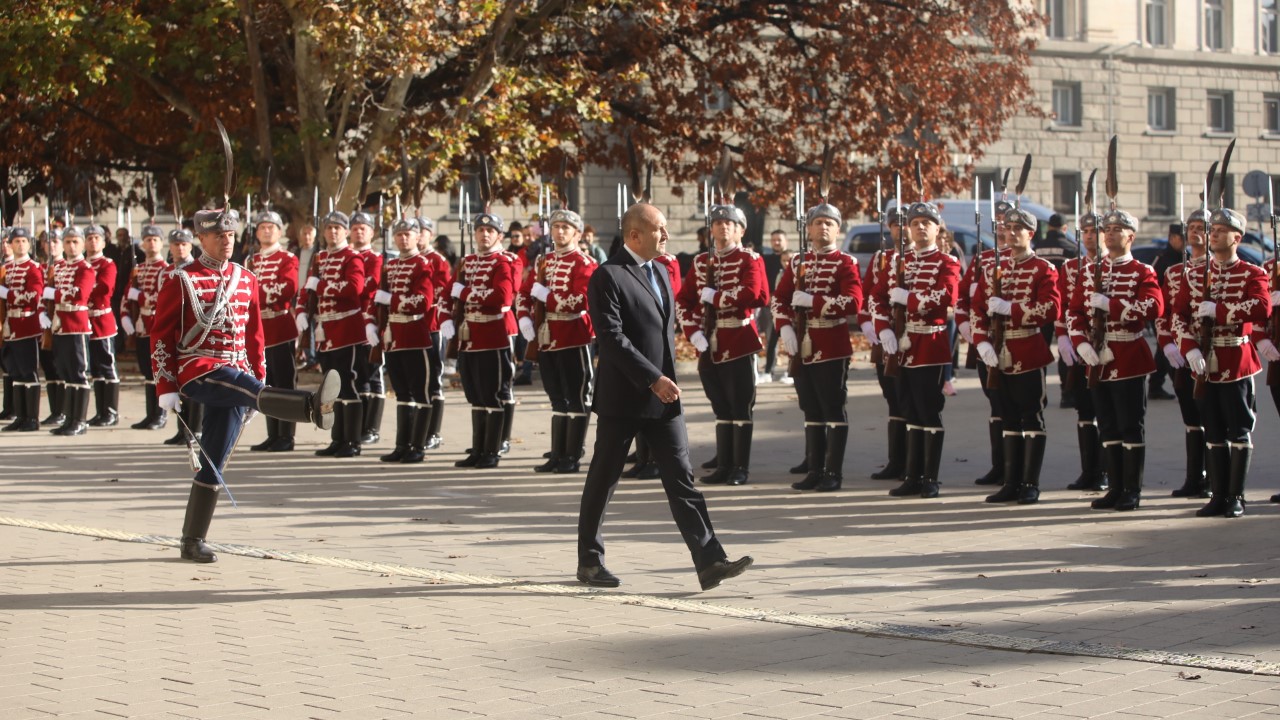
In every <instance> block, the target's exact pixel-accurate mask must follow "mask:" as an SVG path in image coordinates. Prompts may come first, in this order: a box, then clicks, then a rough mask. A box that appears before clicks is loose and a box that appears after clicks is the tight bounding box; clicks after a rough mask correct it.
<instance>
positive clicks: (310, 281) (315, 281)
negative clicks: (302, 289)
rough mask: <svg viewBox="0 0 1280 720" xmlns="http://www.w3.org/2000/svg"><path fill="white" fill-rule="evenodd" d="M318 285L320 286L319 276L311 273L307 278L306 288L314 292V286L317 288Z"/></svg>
mask: <svg viewBox="0 0 1280 720" xmlns="http://www.w3.org/2000/svg"><path fill="white" fill-rule="evenodd" d="M318 287H320V278H318V277H316V276H314V275H312V276H311V277H309V278H307V284H306V288H307V289H308V290H310V291H311V292H315V291H316V288H318Z"/></svg>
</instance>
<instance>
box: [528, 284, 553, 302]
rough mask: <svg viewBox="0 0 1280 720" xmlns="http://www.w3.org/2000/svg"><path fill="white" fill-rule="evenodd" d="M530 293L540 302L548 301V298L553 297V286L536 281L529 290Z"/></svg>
mask: <svg viewBox="0 0 1280 720" xmlns="http://www.w3.org/2000/svg"><path fill="white" fill-rule="evenodd" d="M529 294H530V295H532V296H534V297H535V298H537V299H538V302H546V301H547V298H548V297H551V288H549V287H547V286H546V285H543V284H542V283H537V282H536V283H534V284H533V287H532V288H531V289H530V290H529Z"/></svg>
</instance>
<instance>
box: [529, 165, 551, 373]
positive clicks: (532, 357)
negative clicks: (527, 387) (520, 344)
mask: <svg viewBox="0 0 1280 720" xmlns="http://www.w3.org/2000/svg"><path fill="white" fill-rule="evenodd" d="M550 213H551V189H550V188H546V189H545V191H544V188H543V185H542V181H541V180H539V181H538V235H539V236H540V241H541V242H543V243H544V244H545V243H547V242H549V238H550V235H551V233H550V230H549V223H547V222H546V220H547V216H548V215H550ZM550 254H551V250H544V251H543V252H542V253H541V254H539V255H538V265H537V270H536V271H535V272H534V280H535V281H536V282H537V283H538V284H539V285H541V286H543V287H546V286H547V256H549V255H550ZM531 302H532V304H533V313H532V315H533V328H534V331H533V339H532V340H530V341H529V343H528V344H527V345H525V350H524V359H525V360H528V361H529V362H537V361H538V352H539V351H540V350H541V349H542V335H543V332H544V331H543V328H545V327H546V326H547V304H546V303H545V302H543V301H541V300H539V299H537V298H532V299H531Z"/></svg>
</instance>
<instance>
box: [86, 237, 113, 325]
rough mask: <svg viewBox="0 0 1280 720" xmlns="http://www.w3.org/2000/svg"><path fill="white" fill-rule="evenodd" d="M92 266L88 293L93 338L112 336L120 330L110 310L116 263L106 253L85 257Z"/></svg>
mask: <svg viewBox="0 0 1280 720" xmlns="http://www.w3.org/2000/svg"><path fill="white" fill-rule="evenodd" d="M85 261H86V262H88V263H89V265H90V266H92V267H93V272H94V283H93V293H92V294H90V295H89V324H90V325H91V326H92V327H93V339H94V340H105V339H107V338H113V337H115V336H116V333H118V332H119V331H120V330H119V328H118V327H117V326H116V316H115V314H114V313H112V311H111V293H113V292H115V290H116V263H115V261H114V260H112V259H111V258H109V257H107V256H106V255H101V254H99V255H96V256H94V257H86V258H85Z"/></svg>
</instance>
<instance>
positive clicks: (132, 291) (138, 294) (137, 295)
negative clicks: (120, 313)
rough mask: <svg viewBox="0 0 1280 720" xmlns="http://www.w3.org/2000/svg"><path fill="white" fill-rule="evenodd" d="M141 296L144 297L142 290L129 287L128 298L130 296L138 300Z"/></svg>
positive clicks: (131, 298)
mask: <svg viewBox="0 0 1280 720" xmlns="http://www.w3.org/2000/svg"><path fill="white" fill-rule="evenodd" d="M140 297H142V291H141V290H139V289H138V288H129V295H128V298H129V299H130V300H137V299H138V298H140Z"/></svg>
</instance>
